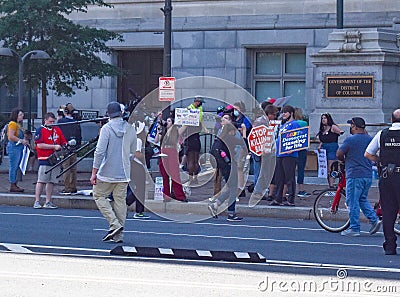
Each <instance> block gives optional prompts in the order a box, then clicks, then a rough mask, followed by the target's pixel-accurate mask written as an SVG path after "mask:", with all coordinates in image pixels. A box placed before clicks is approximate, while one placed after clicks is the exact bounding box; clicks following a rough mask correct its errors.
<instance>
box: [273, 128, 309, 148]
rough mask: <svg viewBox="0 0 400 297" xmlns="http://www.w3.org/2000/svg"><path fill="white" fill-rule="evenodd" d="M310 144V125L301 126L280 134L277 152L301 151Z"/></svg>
mask: <svg viewBox="0 0 400 297" xmlns="http://www.w3.org/2000/svg"><path fill="white" fill-rule="evenodd" d="M309 146H310V127H309V126H307V127H302V128H298V129H293V130H289V131H285V132H283V133H281V134H280V143H279V154H289V153H292V152H295V151H301V150H304V149H306V148H308V147H309Z"/></svg>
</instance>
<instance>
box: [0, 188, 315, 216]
mask: <svg viewBox="0 0 400 297" xmlns="http://www.w3.org/2000/svg"><path fill="white" fill-rule="evenodd" d="M34 200H35V195H33V194H4V193H0V205H9V206H25V207H32V205H33V202H34ZM52 201H53V202H54V203H55V204H56V205H57V206H58V207H59V208H65V209H92V210H97V206H96V203H95V202H94V200H93V198H92V197H85V196H79V197H77V196H72V197H70V196H69V197H65V196H60V195H54V196H53V198H52ZM207 205H208V203H207V202H188V203H182V202H167V203H165V202H163V201H154V200H146V203H145V207H146V208H147V210H149V211H150V212H153V213H159V214H165V213H178V214H198V215H207V216H209V215H210V213H209V211H208V208H207ZM128 210H131V208H130V207H129V208H128ZM236 210H237V212H238V213H239V214H240V215H241V216H244V217H265V218H288V219H302V220H314V216H313V213H312V208H310V207H290V206H269V205H256V206H255V207H252V208H250V207H249V206H247V205H244V204H236Z"/></svg>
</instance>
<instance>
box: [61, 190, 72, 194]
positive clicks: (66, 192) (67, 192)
mask: <svg viewBox="0 0 400 297" xmlns="http://www.w3.org/2000/svg"><path fill="white" fill-rule="evenodd" d="M60 195H71V192H70V191H67V190H65V189H64V190H62V191H61V192H60Z"/></svg>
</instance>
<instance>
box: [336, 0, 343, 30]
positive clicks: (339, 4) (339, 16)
mask: <svg viewBox="0 0 400 297" xmlns="http://www.w3.org/2000/svg"><path fill="white" fill-rule="evenodd" d="M336 22H337V28H338V29H343V0H336Z"/></svg>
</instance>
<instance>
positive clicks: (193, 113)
mask: <svg viewBox="0 0 400 297" xmlns="http://www.w3.org/2000/svg"><path fill="white" fill-rule="evenodd" d="M175 124H176V125H186V126H196V127H198V126H199V125H200V110H198V109H187V108H175Z"/></svg>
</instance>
